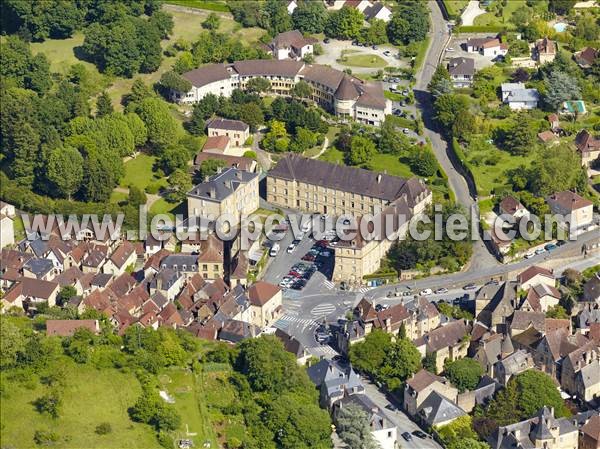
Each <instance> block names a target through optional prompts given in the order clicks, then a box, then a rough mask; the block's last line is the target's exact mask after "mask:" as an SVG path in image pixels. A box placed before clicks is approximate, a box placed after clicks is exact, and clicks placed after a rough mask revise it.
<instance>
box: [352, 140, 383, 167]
mask: <svg viewBox="0 0 600 449" xmlns="http://www.w3.org/2000/svg"><path fill="white" fill-rule="evenodd" d="M376 153H377V148H376V147H375V143H373V142H372V141H371V140H369V139H367V138H366V137H361V136H354V137H353V138H352V143H351V144H350V152H349V153H348V155H347V158H348V162H349V163H350V165H360V164H365V163H367V162H369V161H370V160H371V158H372V157H373V156H374V155H375V154H376Z"/></svg>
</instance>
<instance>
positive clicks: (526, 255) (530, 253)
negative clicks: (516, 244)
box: [525, 252, 535, 259]
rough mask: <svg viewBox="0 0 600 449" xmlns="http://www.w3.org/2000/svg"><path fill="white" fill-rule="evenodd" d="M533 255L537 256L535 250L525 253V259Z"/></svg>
mask: <svg viewBox="0 0 600 449" xmlns="http://www.w3.org/2000/svg"><path fill="white" fill-rule="evenodd" d="M532 257H535V253H534V252H529V253H527V254H525V259H531V258H532Z"/></svg>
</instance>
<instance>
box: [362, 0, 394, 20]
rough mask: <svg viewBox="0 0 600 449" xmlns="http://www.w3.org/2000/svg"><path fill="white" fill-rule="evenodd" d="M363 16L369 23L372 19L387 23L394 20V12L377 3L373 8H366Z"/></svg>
mask: <svg viewBox="0 0 600 449" xmlns="http://www.w3.org/2000/svg"><path fill="white" fill-rule="evenodd" d="M363 14H364V15H365V19H367V21H370V20H372V19H378V20H383V21H384V22H386V23H387V22H389V21H390V20H392V11H391V10H390V9H389V8H388V7H387V6H385V5H384V4H383V3H380V2H377V3H375V4H373V5H372V6H369V7H367V8H365V10H364V11H363Z"/></svg>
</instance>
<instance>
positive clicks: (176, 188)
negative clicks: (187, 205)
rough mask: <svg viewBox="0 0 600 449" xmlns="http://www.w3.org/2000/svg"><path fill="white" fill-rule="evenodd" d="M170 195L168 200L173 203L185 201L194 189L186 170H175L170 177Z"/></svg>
mask: <svg viewBox="0 0 600 449" xmlns="http://www.w3.org/2000/svg"><path fill="white" fill-rule="evenodd" d="M168 181H169V193H168V194H167V196H166V199H167V200H168V201H170V202H172V203H176V202H178V201H183V200H185V198H186V195H187V193H188V192H189V191H190V190H191V189H192V179H191V177H190V175H189V174H188V173H187V172H185V171H184V170H175V171H174V172H173V173H171V176H169V180H168Z"/></svg>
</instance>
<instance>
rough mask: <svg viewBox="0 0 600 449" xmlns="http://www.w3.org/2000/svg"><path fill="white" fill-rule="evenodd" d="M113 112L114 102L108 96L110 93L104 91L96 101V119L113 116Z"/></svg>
mask: <svg viewBox="0 0 600 449" xmlns="http://www.w3.org/2000/svg"><path fill="white" fill-rule="evenodd" d="M113 112H114V108H113V105H112V101H111V100H110V97H109V96H108V92H106V91H105V90H103V91H102V93H101V94H100V95H98V99H97V100H96V117H104V116H106V115H110V114H112V113H113Z"/></svg>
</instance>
